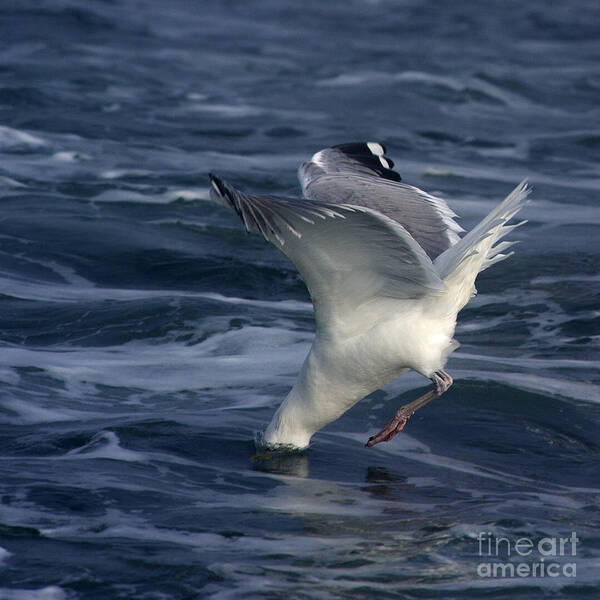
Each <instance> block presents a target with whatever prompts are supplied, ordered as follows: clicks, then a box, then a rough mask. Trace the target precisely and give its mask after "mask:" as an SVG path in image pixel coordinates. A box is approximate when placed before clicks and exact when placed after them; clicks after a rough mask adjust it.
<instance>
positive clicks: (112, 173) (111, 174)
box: [99, 169, 153, 179]
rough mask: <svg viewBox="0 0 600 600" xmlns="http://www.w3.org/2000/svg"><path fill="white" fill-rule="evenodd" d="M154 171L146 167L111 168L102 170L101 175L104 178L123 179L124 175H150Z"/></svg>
mask: <svg viewBox="0 0 600 600" xmlns="http://www.w3.org/2000/svg"><path fill="white" fill-rule="evenodd" d="M152 175H153V172H152V171H148V170H146V169H109V170H108V171H102V172H101V173H100V175H99V177H101V178H102V179H122V178H124V177H150V176H152Z"/></svg>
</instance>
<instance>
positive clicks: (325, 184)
mask: <svg viewBox="0 0 600 600" xmlns="http://www.w3.org/2000/svg"><path fill="white" fill-rule="evenodd" d="M393 166H394V163H393V162H392V161H391V159H390V158H388V157H387V156H385V148H384V147H383V145H381V144H379V143H377V142H367V143H360V144H341V145H339V146H334V147H332V148H326V149H324V150H321V151H320V152H317V153H316V154H315V155H314V156H313V157H312V158H311V160H310V162H308V163H304V164H303V165H302V166H301V167H300V169H299V170H298V177H299V179H300V184H301V185H302V191H303V193H304V196H305V197H306V198H308V199H310V200H315V201H319V202H328V203H330V204H352V205H356V206H365V207H368V208H371V209H373V210H376V211H378V212H380V213H381V214H383V215H386V216H387V217H389V218H390V219H393V220H394V221H396V222H398V223H400V224H401V225H402V226H403V227H404V228H405V229H406V231H408V232H409V233H410V235H412V237H413V238H414V239H415V240H416V241H417V242H418V244H419V245H420V246H421V247H422V248H423V250H425V252H426V253H427V255H428V256H429V257H430V258H431V259H432V260H433V259H435V258H436V257H437V256H439V255H440V254H441V253H442V252H444V251H445V250H447V249H448V248H449V247H450V246H452V245H453V244H455V243H456V242H457V241H458V240H459V239H460V237H459V236H458V233H459V232H461V231H464V230H463V228H462V227H461V226H460V225H458V224H457V223H456V222H455V221H454V217H456V214H455V213H454V212H453V211H452V210H451V209H450V208H449V207H448V205H447V204H446V202H445V201H444V200H443V199H442V198H437V197H436V196H432V195H431V194H428V193H427V192H424V191H423V190H420V189H418V188H416V187H413V186H411V185H407V184H405V183H402V181H401V177H400V175H399V174H398V173H397V172H396V171H394V170H393V169H392V167H393Z"/></svg>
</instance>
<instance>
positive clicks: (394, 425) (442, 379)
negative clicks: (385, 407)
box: [365, 370, 453, 448]
mask: <svg viewBox="0 0 600 600" xmlns="http://www.w3.org/2000/svg"><path fill="white" fill-rule="evenodd" d="M431 380H432V381H433V384H434V385H435V389H433V390H430V391H429V392H427V393H426V394H423V396H420V397H419V398H417V399H416V400H413V401H412V402H409V403H408V404H405V405H404V406H402V407H401V408H399V409H398V411H397V412H396V414H395V415H394V417H393V418H392V420H391V421H389V422H388V423H387V424H386V426H385V427H384V428H383V429H382V430H381V431H380V432H379V433H377V434H376V435H372V436H371V437H370V438H369V440H368V441H367V443H366V444H365V446H366V447H367V448H370V447H371V446H374V445H375V444H379V443H380V442H389V441H390V440H391V439H392V438H393V437H395V436H396V435H397V434H398V433H400V432H401V431H402V430H403V429H404V426H405V425H406V423H407V422H408V419H410V417H412V416H413V415H414V414H415V412H416V411H417V410H419V408H421V407H422V406H425V405H426V404H427V403H428V402H431V401H432V400H433V399H434V398H437V397H438V396H441V395H442V394H443V393H444V392H446V391H447V390H448V388H449V387H450V386H451V385H452V382H453V380H452V377H451V376H450V375H449V374H448V373H446V372H445V371H442V370H440V371H436V372H435V373H434V374H433V376H432V377H431Z"/></svg>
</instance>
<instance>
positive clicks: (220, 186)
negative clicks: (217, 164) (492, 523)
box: [208, 173, 227, 196]
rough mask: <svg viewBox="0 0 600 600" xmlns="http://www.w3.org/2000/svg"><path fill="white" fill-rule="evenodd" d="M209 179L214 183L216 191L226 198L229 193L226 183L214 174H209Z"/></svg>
mask: <svg viewBox="0 0 600 600" xmlns="http://www.w3.org/2000/svg"><path fill="white" fill-rule="evenodd" d="M208 177H209V178H210V182H211V183H212V186H213V187H214V188H215V191H216V192H217V193H218V194H219V195H221V196H225V195H226V193H227V190H226V188H225V182H224V181H223V180H222V179H221V178H220V177H218V176H217V175H215V174H214V173H209V174H208Z"/></svg>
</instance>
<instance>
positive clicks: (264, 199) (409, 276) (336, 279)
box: [211, 175, 445, 328]
mask: <svg viewBox="0 0 600 600" xmlns="http://www.w3.org/2000/svg"><path fill="white" fill-rule="evenodd" d="M211 182H212V190H211V194H212V196H213V198H214V199H215V200H217V201H219V202H221V203H223V204H225V205H226V206H228V207H229V208H230V209H232V210H233V211H234V212H235V213H236V214H237V215H238V216H239V218H240V219H241V220H242V222H243V223H244V225H245V227H246V229H247V230H248V231H255V232H258V233H260V234H262V235H263V237H264V238H265V239H266V240H268V241H270V242H272V243H273V244H274V245H275V246H277V247H278V248H279V249H280V250H281V251H282V252H283V253H284V254H286V256H287V257H288V258H289V259H290V260H291V261H292V262H293V263H294V265H295V266H296V268H297V269H298V271H299V272H300V275H301V276H302V279H303V280H304V282H305V283H306V286H307V287H308V290H309V292H310V295H311V297H312V300H313V304H314V305H315V314H316V319H317V324H318V326H319V327H332V326H333V327H338V328H344V327H346V325H347V323H348V322H351V321H352V320H353V319H354V318H355V314H356V308H357V307H358V306H360V305H361V304H363V303H365V302H367V301H369V300H372V299H376V298H397V299H411V298H420V297H423V296H425V295H435V294H438V293H440V291H441V290H443V289H445V286H444V283H443V282H442V281H441V279H440V278H439V276H438V274H437V272H436V270H435V268H434V267H433V264H432V262H431V260H430V259H429V257H428V256H427V255H426V254H425V252H424V251H423V249H422V248H421V247H420V246H419V244H417V243H416V242H415V240H414V239H413V238H412V237H411V236H410V235H409V234H408V233H407V231H406V230H405V229H404V228H403V227H402V226H401V225H400V224H399V223H397V222H395V221H393V220H392V219H389V218H388V217H386V216H385V215H382V214H381V213H378V212H376V211H374V210H371V209H369V208H367V207H360V206H350V205H347V204H338V205H335V204H328V203H325V202H315V201H310V200H305V199H291V198H276V197H272V196H250V195H246V194H243V193H242V192H240V191H239V190H236V189H235V188H234V187H233V186H231V185H229V184H228V183H226V182H225V181H223V180H221V179H219V178H218V177H216V176H214V175H211Z"/></svg>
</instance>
